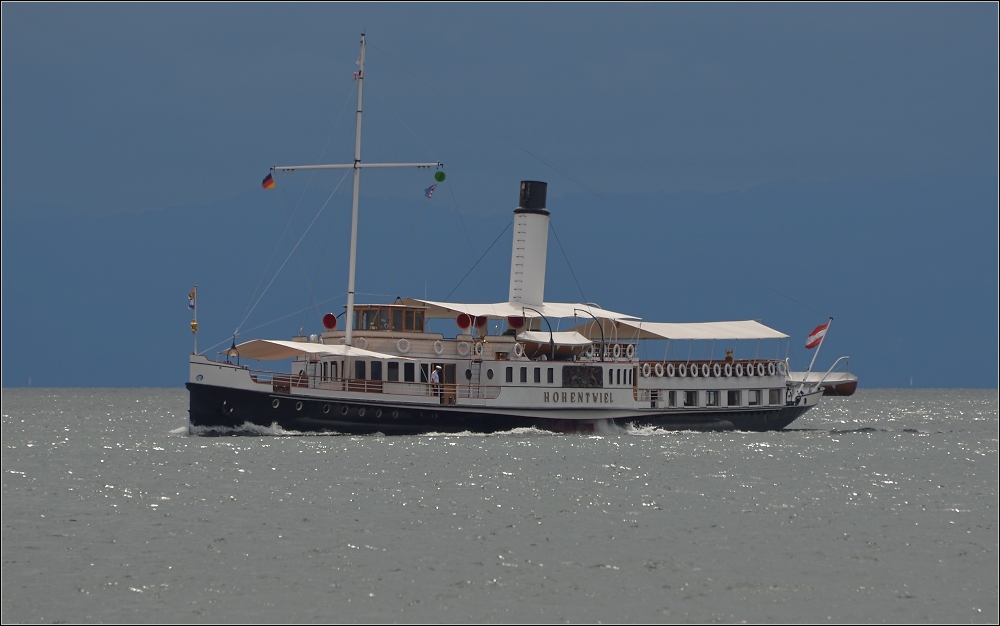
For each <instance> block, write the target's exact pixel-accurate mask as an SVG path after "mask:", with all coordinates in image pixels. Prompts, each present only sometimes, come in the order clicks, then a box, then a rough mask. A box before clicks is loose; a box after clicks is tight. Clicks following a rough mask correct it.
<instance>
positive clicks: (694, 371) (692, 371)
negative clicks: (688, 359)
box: [688, 363, 698, 378]
mask: <svg viewBox="0 0 1000 626" xmlns="http://www.w3.org/2000/svg"><path fill="white" fill-rule="evenodd" d="M688 375H689V376H691V378H698V365H697V364H695V363H692V364H691V365H688Z"/></svg>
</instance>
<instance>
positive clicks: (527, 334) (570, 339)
mask: <svg viewBox="0 0 1000 626" xmlns="http://www.w3.org/2000/svg"><path fill="white" fill-rule="evenodd" d="M550 339H551V341H552V342H553V343H554V344H555V345H557V346H589V345H590V344H591V343H592V342H591V340H590V339H587V338H586V337H584V336H583V335H581V334H580V333H578V332H576V331H572V330H570V331H563V332H558V333H552V334H551V336H550V334H549V333H548V332H547V331H544V330H526V331H524V332H522V333H519V334H518V335H517V340H518V341H530V342H532V343H541V344H548V343H549V340H550Z"/></svg>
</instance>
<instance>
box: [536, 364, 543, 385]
mask: <svg viewBox="0 0 1000 626" xmlns="http://www.w3.org/2000/svg"><path fill="white" fill-rule="evenodd" d="M535 382H536V383H540V382H542V368H540V367H536V368H535Z"/></svg>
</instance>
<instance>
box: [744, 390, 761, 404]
mask: <svg viewBox="0 0 1000 626" xmlns="http://www.w3.org/2000/svg"><path fill="white" fill-rule="evenodd" d="M747 394H748V395H749V397H748V400H749V402H747V404H749V405H750V406H760V395H761V394H760V389H751V390H750V391H748V392H747Z"/></svg>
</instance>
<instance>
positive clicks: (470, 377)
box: [465, 370, 472, 382]
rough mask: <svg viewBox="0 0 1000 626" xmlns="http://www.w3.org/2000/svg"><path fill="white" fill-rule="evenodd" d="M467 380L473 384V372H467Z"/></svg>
mask: <svg viewBox="0 0 1000 626" xmlns="http://www.w3.org/2000/svg"><path fill="white" fill-rule="evenodd" d="M465 380H467V381H469V382H472V370H465Z"/></svg>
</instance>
